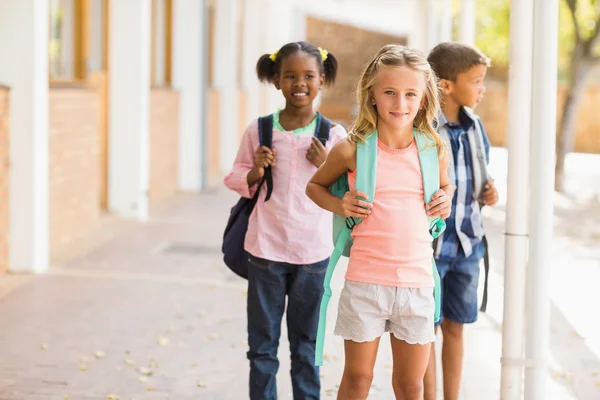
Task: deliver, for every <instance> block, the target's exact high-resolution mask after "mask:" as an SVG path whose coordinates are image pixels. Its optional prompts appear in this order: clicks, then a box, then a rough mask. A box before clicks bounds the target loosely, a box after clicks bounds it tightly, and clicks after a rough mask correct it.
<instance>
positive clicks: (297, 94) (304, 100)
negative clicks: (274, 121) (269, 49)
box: [275, 51, 325, 108]
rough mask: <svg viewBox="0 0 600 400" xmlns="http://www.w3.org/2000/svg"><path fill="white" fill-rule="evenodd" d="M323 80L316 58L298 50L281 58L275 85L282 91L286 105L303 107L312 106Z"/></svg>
mask: <svg viewBox="0 0 600 400" xmlns="http://www.w3.org/2000/svg"><path fill="white" fill-rule="evenodd" d="M324 81H325V76H324V75H323V74H321V68H320V65H319V63H318V62H317V60H316V58H315V57H314V56H313V55H310V54H306V53H304V52H302V51H298V52H296V53H294V54H291V55H289V56H287V57H286V58H284V59H283V60H281V65H280V68H279V74H278V75H277V76H276V77H275V87H276V88H277V89H280V90H281V92H282V93H283V96H284V97H285V100H286V105H287V106H292V107H296V108H303V107H306V106H312V103H313V100H314V99H315V97H317V94H319V88H320V87H321V86H322V85H323V82H324Z"/></svg>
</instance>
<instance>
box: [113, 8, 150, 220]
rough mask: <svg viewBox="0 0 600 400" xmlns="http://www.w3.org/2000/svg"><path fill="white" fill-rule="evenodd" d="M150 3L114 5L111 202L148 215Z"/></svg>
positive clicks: (125, 212)
mask: <svg viewBox="0 0 600 400" xmlns="http://www.w3.org/2000/svg"><path fill="white" fill-rule="evenodd" d="M150 5H151V2H150V1H147V0H127V1H113V2H111V4H110V18H109V21H110V31H109V32H110V45H109V51H110V55H109V62H110V66H109V71H110V73H109V85H110V88H109V118H110V121H109V141H108V143H109V168H108V172H109V174H108V207H109V210H110V211H112V212H115V213H117V214H119V215H121V216H123V217H129V218H136V219H139V220H145V219H146V218H147V217H148V186H149V167H150V165H149V164H150V155H149V145H150V143H149V142H150V130H149V118H150V114H149V108H150V32H151V30H150V27H151V18H150V16H151V14H150Z"/></svg>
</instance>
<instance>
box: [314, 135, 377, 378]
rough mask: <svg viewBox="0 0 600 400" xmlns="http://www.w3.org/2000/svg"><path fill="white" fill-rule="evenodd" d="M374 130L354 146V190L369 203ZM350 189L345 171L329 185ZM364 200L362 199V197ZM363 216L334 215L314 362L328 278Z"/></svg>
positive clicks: (340, 192) (339, 191)
mask: <svg viewBox="0 0 600 400" xmlns="http://www.w3.org/2000/svg"><path fill="white" fill-rule="evenodd" d="M377 137H378V136H377V131H375V132H374V133H373V134H371V135H370V136H369V137H368V138H367V143H361V144H359V145H358V147H357V148H356V190H361V191H363V192H365V194H366V195H367V196H369V198H368V199H366V201H368V202H370V203H372V202H373V198H374V197H375V179H376V176H377ZM348 190H349V187H348V179H347V176H346V175H344V176H342V177H340V178H338V180H337V181H336V182H334V184H333V185H332V187H331V193H332V194H333V195H334V196H336V197H338V198H341V197H343V196H344V194H346V192H347V191H348ZM363 200H365V199H363ZM361 222H362V219H358V218H346V219H344V218H343V217H340V216H339V215H334V216H333V235H334V245H335V247H334V249H333V253H332V254H331V257H330V258H329V264H327V271H326V272H325V280H324V282H323V288H324V292H323V297H322V298H321V307H320V309H319V327H318V328H317V343H316V347H315V365H316V366H322V365H323V349H324V347H325V329H326V325H327V307H328V306H329V300H330V299H331V295H332V291H331V278H332V277H333V271H334V270H335V266H336V265H337V263H338V261H339V260H340V257H341V256H342V255H344V256H346V257H348V256H350V246H352V237H351V236H350V233H351V232H352V229H353V228H354V227H355V226H356V225H358V224H360V223H361Z"/></svg>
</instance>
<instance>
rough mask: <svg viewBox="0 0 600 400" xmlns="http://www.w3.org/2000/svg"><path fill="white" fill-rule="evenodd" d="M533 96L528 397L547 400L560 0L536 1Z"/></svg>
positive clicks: (526, 386)
mask: <svg viewBox="0 0 600 400" xmlns="http://www.w3.org/2000/svg"><path fill="white" fill-rule="evenodd" d="M533 3H534V6H533V7H534V8H533V10H534V11H533V13H534V22H533V27H534V28H533V29H534V31H533V88H532V92H533V97H532V102H531V104H532V108H531V148H532V149H535V151H532V152H531V162H530V171H531V185H530V196H529V208H530V209H531V210H535V212H532V213H531V219H530V228H529V234H530V238H529V264H528V270H527V294H526V301H527V308H526V315H527V317H528V318H527V322H526V335H525V343H526V350H525V356H526V358H527V360H528V361H529V362H528V365H527V366H526V367H525V398H526V399H527V400H542V399H547V398H548V393H547V389H548V363H549V354H550V282H551V281H552V253H551V251H550V249H552V248H553V246H552V238H553V221H554V203H553V201H552V198H553V196H554V157H555V149H556V148H555V146H556V96H557V94H556V90H557V78H556V69H557V68H558V39H557V38H558V0H534V2H533Z"/></svg>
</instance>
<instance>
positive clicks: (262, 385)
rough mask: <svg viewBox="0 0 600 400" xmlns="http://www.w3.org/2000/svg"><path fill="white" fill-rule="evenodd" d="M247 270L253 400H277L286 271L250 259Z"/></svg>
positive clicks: (260, 260)
mask: <svg viewBox="0 0 600 400" xmlns="http://www.w3.org/2000/svg"><path fill="white" fill-rule="evenodd" d="M250 260H251V262H250V263H249V268H248V346H249V348H250V349H249V351H248V359H249V360H250V399H251V400H259V399H260V400H274V399H276V398H277V384H276V381H275V375H276V374H277V370H278V369H279V360H278V359H277V348H278V347H279V336H280V335H281V319H282V317H283V311H284V309H285V290H286V275H285V273H286V268H285V267H284V266H282V265H280V264H278V263H275V262H271V261H268V260H263V259H259V258H255V257H252V256H250Z"/></svg>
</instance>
